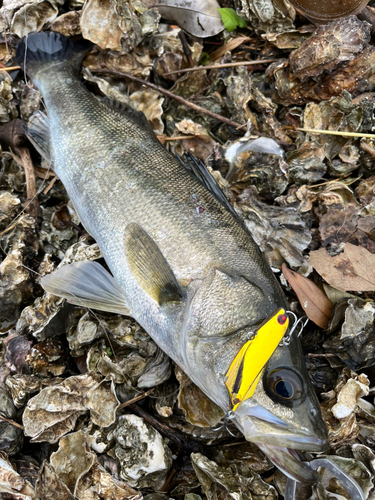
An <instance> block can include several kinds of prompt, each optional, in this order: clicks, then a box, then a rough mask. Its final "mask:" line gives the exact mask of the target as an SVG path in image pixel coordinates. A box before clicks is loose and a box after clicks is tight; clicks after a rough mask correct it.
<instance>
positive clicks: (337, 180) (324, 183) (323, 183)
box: [309, 172, 352, 188]
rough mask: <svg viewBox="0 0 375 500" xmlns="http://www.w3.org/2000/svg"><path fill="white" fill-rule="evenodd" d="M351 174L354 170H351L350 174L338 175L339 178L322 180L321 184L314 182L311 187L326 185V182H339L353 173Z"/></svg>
mask: <svg viewBox="0 0 375 500" xmlns="http://www.w3.org/2000/svg"><path fill="white" fill-rule="evenodd" d="M351 174H352V172H349V173H348V174H345V175H342V176H341V177H337V179H332V180H331V181H325V182H321V183H320V184H314V185H313V186H309V188H317V187H320V186H325V185H326V184H332V182H339V181H342V180H343V179H345V178H346V177H349V175H351Z"/></svg>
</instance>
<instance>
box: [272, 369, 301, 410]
mask: <svg viewBox="0 0 375 500" xmlns="http://www.w3.org/2000/svg"><path fill="white" fill-rule="evenodd" d="M266 387H267V389H268V392H269V395H270V396H271V397H272V399H274V400H276V401H278V402H281V403H284V404H288V403H290V404H293V403H294V402H297V401H298V400H300V399H301V398H302V381H301V379H300V377H299V376H298V375H297V373H295V372H294V371H293V370H290V369H288V368H279V369H277V370H274V371H272V372H271V373H270V375H269V376H268V379H267V384H266Z"/></svg>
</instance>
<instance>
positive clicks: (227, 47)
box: [210, 36, 250, 61]
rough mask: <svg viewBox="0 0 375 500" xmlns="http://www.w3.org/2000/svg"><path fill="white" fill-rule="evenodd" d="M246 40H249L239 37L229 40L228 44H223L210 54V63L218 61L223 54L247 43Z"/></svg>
mask: <svg viewBox="0 0 375 500" xmlns="http://www.w3.org/2000/svg"><path fill="white" fill-rule="evenodd" d="M248 40H250V38H248V37H247V36H239V37H238V38H231V39H230V40H229V42H227V43H225V44H224V45H222V46H221V47H219V48H218V49H216V50H214V51H213V52H212V53H211V54H210V58H211V61H217V60H218V59H220V57H222V56H223V55H224V54H225V52H231V51H232V50H234V49H236V48H237V47H239V46H240V45H242V44H243V43H245V42H247V41H248Z"/></svg>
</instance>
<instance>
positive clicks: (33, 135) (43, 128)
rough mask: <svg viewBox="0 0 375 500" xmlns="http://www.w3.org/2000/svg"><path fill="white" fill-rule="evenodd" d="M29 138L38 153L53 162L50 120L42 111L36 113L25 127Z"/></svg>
mask: <svg viewBox="0 0 375 500" xmlns="http://www.w3.org/2000/svg"><path fill="white" fill-rule="evenodd" d="M25 132H26V135H27V138H28V139H29V141H30V142H31V143H32V145H33V146H34V147H35V149H36V150H37V151H38V153H39V154H40V155H41V156H42V157H43V158H44V159H45V160H47V161H48V162H49V163H51V152H50V121H49V119H48V118H47V116H46V115H45V114H44V113H42V112H41V111H37V112H36V113H34V114H33V115H32V116H31V118H30V120H29V123H28V124H27V126H26V127H25Z"/></svg>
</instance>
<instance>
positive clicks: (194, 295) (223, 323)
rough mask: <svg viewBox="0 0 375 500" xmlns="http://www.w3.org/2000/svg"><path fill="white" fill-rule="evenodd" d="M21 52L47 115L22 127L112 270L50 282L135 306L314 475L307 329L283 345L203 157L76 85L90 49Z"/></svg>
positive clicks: (271, 294) (271, 289) (317, 439)
mask: <svg viewBox="0 0 375 500" xmlns="http://www.w3.org/2000/svg"><path fill="white" fill-rule="evenodd" d="M25 51H26V46H25V43H24V42H23V43H21V44H20V46H19V47H18V49H17V58H18V60H19V61H24V60H26V69H27V72H28V74H29V76H30V77H31V78H32V80H33V82H34V83H35V84H36V85H37V86H38V87H39V89H40V91H41V93H42V95H43V98H44V102H45V105H46V109H47V112H48V116H49V123H48V121H47V120H46V119H45V118H41V117H40V116H39V118H35V120H34V122H32V123H30V124H29V126H28V135H29V137H30V139H31V140H32V141H33V142H34V144H35V145H36V147H38V148H39V150H40V151H41V152H42V153H43V154H45V155H46V154H47V153H46V151H44V150H43V146H45V144H46V143H47V142H48V141H49V143H50V147H49V150H50V151H51V157H52V162H53V166H54V170H55V172H56V174H57V175H58V176H59V178H60V179H61V181H62V182H63V184H64V186H65V188H66V190H67V192H68V194H69V196H70V198H71V200H72V203H73V205H74V207H75V209H76V211H77V213H78V215H79V217H80V219H81V222H82V224H83V225H84V227H85V228H86V230H87V231H88V232H89V233H90V234H91V235H92V236H93V237H94V238H95V240H96V241H97V243H98V245H99V247H100V249H101V251H102V254H103V257H104V258H105V261H106V264H107V265H108V267H109V269H110V271H111V273H112V275H113V276H112V275H110V274H109V273H108V271H106V270H105V269H104V268H103V267H102V266H100V265H99V264H98V263H94V262H86V263H84V262H83V263H73V264H70V265H67V266H65V267H61V268H60V269H58V270H57V271H55V272H54V273H52V275H50V276H47V277H44V278H43V279H42V285H43V287H44V288H45V289H46V290H47V291H49V292H51V293H54V294H56V295H60V296H62V297H66V298H68V299H69V300H70V301H71V302H73V303H76V304H79V305H85V304H86V305H88V306H90V307H93V308H97V309H99V310H109V311H112V312H116V313H119V312H121V313H122V314H128V315H131V316H132V317H134V318H135V319H136V320H137V321H138V322H139V323H140V324H141V325H142V326H143V328H144V329H145V330H146V331H147V332H148V333H149V334H150V336H151V337H152V338H153V339H154V340H155V342H156V343H157V344H158V345H159V347H161V348H162V349H163V350H164V351H165V352H166V353H167V354H168V355H169V356H170V357H171V358H172V359H173V360H174V361H175V362H176V363H177V364H178V365H179V366H180V367H181V368H182V369H183V370H184V371H185V372H186V373H187V374H188V375H189V377H190V378H191V379H192V380H193V381H194V382H195V383H196V384H197V385H198V386H199V387H200V388H201V390H202V391H203V392H204V393H205V394H206V395H207V396H208V397H210V398H211V399H212V400H213V401H214V402H216V403H217V404H218V405H219V406H220V407H221V408H222V409H223V411H224V412H225V413H226V414H227V416H228V415H230V416H231V418H232V420H233V422H234V423H235V425H237V427H238V428H239V429H240V430H241V432H243V434H244V435H245V437H246V439H248V440H249V441H252V442H255V443H257V444H258V445H259V446H261V447H262V450H263V451H264V452H265V453H267V454H268V456H269V457H270V459H271V460H272V461H273V462H274V463H275V464H276V465H277V466H278V467H279V468H280V469H281V470H283V471H285V472H286V473H287V474H288V475H289V476H290V477H294V478H295V479H297V480H300V481H310V482H312V481H314V480H315V479H316V473H315V472H314V471H312V469H310V468H309V467H307V466H305V465H304V464H303V463H302V462H300V461H299V460H298V459H297V458H296V455H295V454H293V453H291V452H290V448H292V449H296V450H305V451H322V450H324V449H325V448H326V445H327V434H326V430H325V426H324V424H323V421H322V418H321V415H320V409H319V403H318V401H317V398H316V396H315V393H314V391H313V389H312V387H311V384H310V382H309V376H308V373H307V370H306V367H305V365H304V359H303V353H302V349H301V345H300V342H299V339H298V338H296V337H295V336H292V338H291V340H290V342H281V344H279V339H280V338H282V337H283V335H284V332H285V331H286V330H287V329H288V322H286V321H287V312H286V311H287V304H286V300H285V297H284V295H283V293H282V290H281V287H280V285H279V284H278V282H277V280H276V279H275V277H274V275H273V273H272V272H271V270H270V268H269V266H268V264H267V263H266V261H265V259H264V258H263V256H262V254H261V252H260V250H259V248H258V247H257V245H256V244H255V242H254V241H253V239H252V237H251V236H250V234H249V233H248V231H247V230H246V228H245V226H244V224H243V223H242V222H241V221H240V220H239V218H238V216H236V214H235V212H234V210H233V208H232V207H230V205H229V204H228V202H227V201H226V200H225V199H224V197H223V195H222V193H220V192H218V187H217V185H216V184H215V182H214V180H213V179H212V178H211V176H210V175H209V174H208V172H207V170H205V167H204V166H201V165H199V164H195V163H194V164H193V163H192V164H191V166H190V167H191V168H190V167H189V165H188V166H187V167H185V166H184V165H183V164H182V163H181V162H180V161H178V159H177V158H175V157H174V156H173V155H172V154H170V153H169V152H167V151H166V150H165V148H164V147H163V146H162V145H161V144H160V143H159V141H158V140H157V138H156V137H155V135H154V133H153V131H152V129H151V128H150V126H149V125H148V124H147V122H146V120H145V117H144V115H143V114H140V113H137V112H135V111H134V110H130V109H124V110H122V111H120V110H119V109H118V107H116V106H115V105H114V104H111V105H107V104H105V103H103V102H99V101H98V99H97V98H95V97H94V96H93V95H92V94H90V93H89V92H88V91H87V90H86V89H85V88H84V87H83V86H82V85H81V83H80V80H79V79H78V76H77V74H78V70H79V68H80V66H81V62H82V59H83V57H84V54H85V52H86V51H87V48H85V47H82V46H80V44H75V43H74V42H72V41H71V40H69V39H68V38H66V37H63V36H62V35H59V34H56V33H36V34H33V35H30V36H29V37H28V45H27V51H26V53H25ZM43 137H45V140H44V141H43V140H42V139H41V138H43ZM43 151H44V152H43ZM193 172H195V174H194V173H193ZM279 320H280V322H278V321H279ZM258 329H259V332H262V333H259V337H257V335H258ZM267 336H269V338H270V345H268V346H267V349H266V348H265V347H266V346H265V342H267V338H268V337H267ZM252 339H255V340H256V341H254V342H252ZM262 339H264V340H262ZM250 340H251V342H250V343H249V341H250ZM245 345H246V348H243V347H244V346H245ZM270 346H271V347H270ZM265 353H267V354H265ZM251 359H254V360H255V359H256V360H257V362H256V363H251V362H247V361H249V360H251ZM244 367H246V373H244V372H243V370H244V369H245V368H244ZM226 382H227V384H226ZM247 395H249V396H248V397H247ZM234 402H235V407H234Z"/></svg>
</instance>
